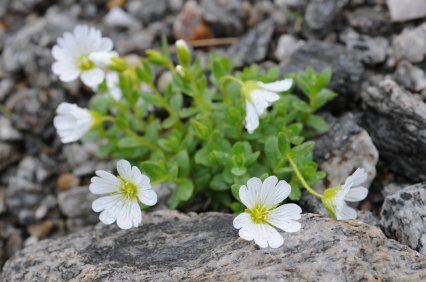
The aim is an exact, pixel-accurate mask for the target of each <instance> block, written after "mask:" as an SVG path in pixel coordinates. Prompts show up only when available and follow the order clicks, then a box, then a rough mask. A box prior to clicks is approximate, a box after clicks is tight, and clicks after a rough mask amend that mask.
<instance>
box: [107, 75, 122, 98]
mask: <svg viewBox="0 0 426 282" xmlns="http://www.w3.org/2000/svg"><path fill="white" fill-rule="evenodd" d="M105 81H106V85H107V87H108V92H109V94H111V96H112V98H114V99H115V100H117V101H119V100H120V99H121V97H122V96H123V94H122V92H121V89H120V79H119V77H118V74H117V73H116V72H108V73H107V74H106V76H105Z"/></svg>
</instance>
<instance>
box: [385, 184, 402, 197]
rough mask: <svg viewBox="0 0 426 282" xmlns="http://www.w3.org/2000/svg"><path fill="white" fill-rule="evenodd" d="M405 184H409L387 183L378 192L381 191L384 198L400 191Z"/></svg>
mask: <svg viewBox="0 0 426 282" xmlns="http://www.w3.org/2000/svg"><path fill="white" fill-rule="evenodd" d="M407 186H409V184H407V183H389V184H387V185H385V187H383V189H382V190H381V191H380V192H382V195H383V197H384V198H386V197H388V196H391V195H393V194H395V193H397V192H399V191H401V190H402V189H404V187H407Z"/></svg>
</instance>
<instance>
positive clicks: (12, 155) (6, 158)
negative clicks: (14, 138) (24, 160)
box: [0, 142, 21, 171]
mask: <svg viewBox="0 0 426 282" xmlns="http://www.w3.org/2000/svg"><path fill="white" fill-rule="evenodd" d="M20 158H21V153H20V150H19V148H18V147H17V146H14V145H11V144H8V143H2V142H0V171H2V170H4V169H6V168H8V167H9V165H11V164H13V163H14V162H17V161H18V160H19V159H20Z"/></svg>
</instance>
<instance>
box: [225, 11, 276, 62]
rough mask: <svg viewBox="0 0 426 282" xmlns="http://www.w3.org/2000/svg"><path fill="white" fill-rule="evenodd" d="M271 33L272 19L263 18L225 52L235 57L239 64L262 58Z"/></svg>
mask: <svg viewBox="0 0 426 282" xmlns="http://www.w3.org/2000/svg"><path fill="white" fill-rule="evenodd" d="M273 33H274V22H273V20H269V19H268V20H265V21H263V22H261V23H259V24H258V25H256V26H255V27H254V28H253V29H251V30H250V31H249V32H248V33H247V34H245V35H244V36H243V37H242V38H241V40H240V41H239V42H238V43H236V44H233V45H232V46H231V47H229V49H228V50H227V54H228V56H229V57H231V58H237V59H238V64H239V66H243V65H248V64H251V63H255V62H259V61H261V60H264V59H265V58H266V56H267V55H268V46H269V42H270V41H271V38H272V34H273Z"/></svg>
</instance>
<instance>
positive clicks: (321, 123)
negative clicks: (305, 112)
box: [307, 115, 330, 133]
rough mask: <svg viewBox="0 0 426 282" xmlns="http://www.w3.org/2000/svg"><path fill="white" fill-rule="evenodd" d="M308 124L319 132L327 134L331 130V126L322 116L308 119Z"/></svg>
mask: <svg viewBox="0 0 426 282" xmlns="http://www.w3.org/2000/svg"><path fill="white" fill-rule="evenodd" d="M307 124H308V125H309V126H310V127H312V128H314V129H316V130H317V131H318V132H320V133H322V132H326V131H328V130H329V129H330V125H329V124H328V123H327V122H326V121H325V119H324V118H322V117H320V116H315V115H312V116H310V117H309V118H308V122H307Z"/></svg>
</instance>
